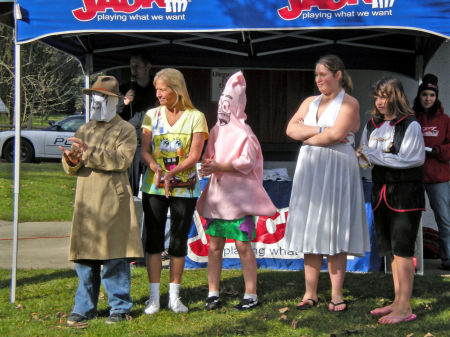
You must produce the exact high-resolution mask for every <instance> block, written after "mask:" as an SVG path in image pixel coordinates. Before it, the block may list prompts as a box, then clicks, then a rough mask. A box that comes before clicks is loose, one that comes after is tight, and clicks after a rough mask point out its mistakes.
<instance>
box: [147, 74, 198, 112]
mask: <svg viewBox="0 0 450 337" xmlns="http://www.w3.org/2000/svg"><path fill="white" fill-rule="evenodd" d="M159 79H161V80H163V81H164V82H165V83H166V85H167V86H168V87H169V88H170V89H172V90H173V91H174V92H175V93H176V94H177V96H178V99H179V100H180V102H181V105H182V110H186V109H195V107H194V104H192V101H191V98H190V97H189V93H188V90H187V87H186V81H185V80H184V76H183V74H182V73H181V72H180V71H179V70H177V69H173V68H164V69H161V70H160V71H158V72H157V73H156V75H155V78H154V79H153V85H156V81H157V80H159Z"/></svg>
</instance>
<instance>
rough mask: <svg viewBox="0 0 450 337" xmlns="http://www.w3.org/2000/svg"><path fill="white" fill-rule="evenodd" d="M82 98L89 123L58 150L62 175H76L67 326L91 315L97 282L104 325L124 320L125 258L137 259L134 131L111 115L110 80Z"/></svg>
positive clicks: (127, 303)
mask: <svg viewBox="0 0 450 337" xmlns="http://www.w3.org/2000/svg"><path fill="white" fill-rule="evenodd" d="M83 93H85V94H87V95H90V96H91V102H92V103H91V112H90V118H91V121H90V122H89V123H87V124H85V125H83V126H81V127H80V128H79V129H78V131H77V132H76V133H75V135H74V137H73V138H69V140H71V141H72V143H73V144H72V148H71V149H70V150H67V149H64V148H62V147H60V148H61V150H62V151H63V158H62V163H63V167H64V170H65V171H66V173H68V174H69V175H75V176H77V188H76V195H75V206H74V214H73V223H72V230H71V235H70V254H69V260H72V261H74V262H75V270H76V273H77V275H78V278H79V285H78V289H77V292H76V294H75V305H74V308H73V310H72V314H71V315H70V316H69V317H68V319H67V324H68V325H69V326H80V325H85V324H86V323H87V320H89V319H92V318H94V317H95V316H96V314H97V302H98V296H99V291H100V282H102V283H103V286H104V288H105V290H106V293H107V295H108V304H109V305H110V307H111V309H110V316H109V317H108V319H107V321H106V323H108V324H111V323H115V322H119V321H123V320H126V319H127V314H128V313H129V312H130V309H131V306H132V300H131V296H130V285H131V276H130V259H135V258H139V257H142V256H143V252H142V243H141V239H140V231H139V225H138V222H137V219H136V214H135V209H134V202H133V194H132V191H131V187H130V183H129V180H128V173H127V169H128V167H129V166H130V164H131V162H132V161H133V156H134V153H135V151H136V144H137V143H136V131H135V128H134V127H133V126H132V125H131V124H130V123H128V122H126V121H124V120H123V119H122V118H121V117H120V116H119V115H117V114H116V106H117V102H118V95H119V85H118V82H117V80H116V78H114V77H113V76H99V77H98V79H97V81H96V82H95V83H94V84H93V86H92V88H91V89H83ZM102 266H103V268H101V267H102Z"/></svg>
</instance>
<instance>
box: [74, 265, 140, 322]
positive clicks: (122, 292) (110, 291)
mask: <svg viewBox="0 0 450 337" xmlns="http://www.w3.org/2000/svg"><path fill="white" fill-rule="evenodd" d="M101 265H103V270H101ZM75 271H76V272H77V275H78V278H79V280H80V282H79V284H78V289H77V292H76V294H75V305H74V307H73V310H72V313H77V314H80V315H83V316H85V317H87V318H89V319H90V318H94V317H95V316H96V315H97V302H98V295H99V292H100V282H102V283H103V287H104V288H105V291H106V293H107V295H108V304H109V306H110V307H111V310H110V314H113V313H129V312H130V309H131V306H132V305H133V302H132V300H131V296H130V286H131V272H130V263H129V262H128V260H127V259H112V260H104V261H102V260H78V261H76V262H75ZM100 274H101V277H100Z"/></svg>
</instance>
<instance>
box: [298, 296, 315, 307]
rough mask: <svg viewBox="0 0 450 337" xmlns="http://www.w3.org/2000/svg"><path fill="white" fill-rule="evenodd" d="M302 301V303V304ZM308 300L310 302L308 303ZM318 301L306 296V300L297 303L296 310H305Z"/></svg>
mask: <svg viewBox="0 0 450 337" xmlns="http://www.w3.org/2000/svg"><path fill="white" fill-rule="evenodd" d="M302 302H303V303H304V304H303V305H301V304H302ZM309 302H312V304H310V303H309ZM318 302H319V301H316V300H313V299H312V298H307V299H306V300H301V302H300V303H299V304H297V310H307V309H311V308H312V307H315V306H316V305H317V303H318Z"/></svg>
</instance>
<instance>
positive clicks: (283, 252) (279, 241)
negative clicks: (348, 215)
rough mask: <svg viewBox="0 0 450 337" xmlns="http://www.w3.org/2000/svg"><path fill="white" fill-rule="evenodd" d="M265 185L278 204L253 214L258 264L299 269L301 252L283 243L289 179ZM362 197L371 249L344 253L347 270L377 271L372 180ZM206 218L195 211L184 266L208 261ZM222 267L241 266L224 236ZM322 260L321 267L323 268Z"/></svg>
mask: <svg viewBox="0 0 450 337" xmlns="http://www.w3.org/2000/svg"><path fill="white" fill-rule="evenodd" d="M206 182H207V180H206V179H202V180H200V185H201V188H202V189H203V187H204V186H205V185H206ZM263 185H264V188H265V189H266V191H267V193H268V194H269V196H270V198H271V199H272V201H273V203H274V204H275V206H276V207H277V213H276V214H275V215H274V216H272V217H271V218H268V217H265V216H264V217H256V220H255V223H256V238H255V239H254V240H253V241H252V247H253V251H254V252H255V256H256V260H257V262H258V268H265V269H282V270H302V269H303V268H304V266H303V255H302V254H301V253H297V252H294V251H290V250H287V249H286V248H285V243H284V234H285V230H286V220H287V217H288V211H289V209H288V206H289V199H290V194H291V190H292V182H291V181H283V182H278V181H264V182H263ZM363 188H364V197H365V199H366V200H368V202H366V213H367V222H368V224H369V235H370V252H367V253H366V254H365V256H364V257H353V256H348V257H347V270H348V271H357V272H369V271H379V270H380V268H381V263H382V259H381V258H380V257H379V256H378V249H377V245H376V241H375V228H374V226H373V214H372V207H371V204H370V192H371V183H369V182H365V181H364V182H363ZM204 223H205V220H203V219H202V218H201V217H200V216H199V215H198V213H197V211H196V212H195V214H194V221H193V225H192V228H191V231H190V233H189V239H188V256H187V257H186V264H185V267H186V268H206V267H207V262H208V243H209V235H207V234H206V233H205V231H204V229H203V225H204ZM223 258H224V259H223V268H227V269H234V268H241V263H240V260H239V254H238V252H237V249H236V246H235V244H234V240H227V241H226V243H225V248H224V251H223ZM326 268H327V266H326V263H325V262H324V264H323V266H322V269H326Z"/></svg>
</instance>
